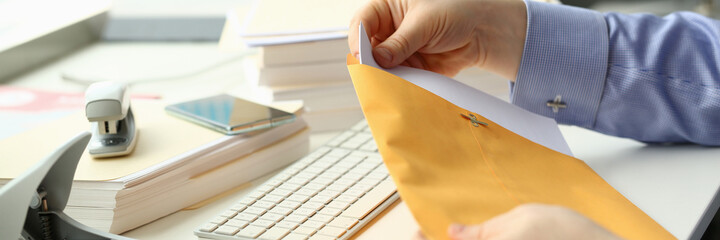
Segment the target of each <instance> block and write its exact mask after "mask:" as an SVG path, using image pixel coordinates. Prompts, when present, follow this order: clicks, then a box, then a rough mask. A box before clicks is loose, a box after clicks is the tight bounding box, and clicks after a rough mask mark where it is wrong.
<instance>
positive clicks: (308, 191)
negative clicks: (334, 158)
mask: <svg viewBox="0 0 720 240" xmlns="http://www.w3.org/2000/svg"><path fill="white" fill-rule="evenodd" d="M317 192H318V190H314V189H307V188H303V189H300V190H297V191H296V192H295V193H296V194H302V195H307V196H310V197H312V196H315V194H316V193H317Z"/></svg>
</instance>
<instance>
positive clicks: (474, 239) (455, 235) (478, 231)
mask: <svg viewBox="0 0 720 240" xmlns="http://www.w3.org/2000/svg"><path fill="white" fill-rule="evenodd" d="M482 232H483V225H470V226H466V225H461V224H452V225H450V227H448V236H449V237H450V239H453V240H478V239H481V238H480V237H482Z"/></svg>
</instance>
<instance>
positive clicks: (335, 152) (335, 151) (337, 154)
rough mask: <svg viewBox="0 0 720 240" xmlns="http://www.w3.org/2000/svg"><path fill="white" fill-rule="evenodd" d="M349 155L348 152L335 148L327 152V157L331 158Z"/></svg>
mask: <svg viewBox="0 0 720 240" xmlns="http://www.w3.org/2000/svg"><path fill="white" fill-rule="evenodd" d="M349 153H350V150H347V149H339V148H335V149H333V150H332V151H330V152H328V153H327V155H328V156H331V157H339V158H342V157H345V155H348V154H349Z"/></svg>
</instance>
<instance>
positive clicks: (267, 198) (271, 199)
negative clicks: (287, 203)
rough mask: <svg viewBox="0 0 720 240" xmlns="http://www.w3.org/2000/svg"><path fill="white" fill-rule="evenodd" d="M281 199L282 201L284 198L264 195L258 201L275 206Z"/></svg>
mask: <svg viewBox="0 0 720 240" xmlns="http://www.w3.org/2000/svg"><path fill="white" fill-rule="evenodd" d="M283 199H284V197H281V196H277V195H265V196H264V197H263V198H262V199H260V201H266V202H270V203H274V204H277V203H280V202H281V201H282V200H283Z"/></svg>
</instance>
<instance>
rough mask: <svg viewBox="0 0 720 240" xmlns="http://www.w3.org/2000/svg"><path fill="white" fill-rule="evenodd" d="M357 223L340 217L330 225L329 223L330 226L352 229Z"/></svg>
mask: <svg viewBox="0 0 720 240" xmlns="http://www.w3.org/2000/svg"><path fill="white" fill-rule="evenodd" d="M357 223H358V220H357V219H354V218H349V217H342V216H340V217H337V218H335V219H333V220H332V221H330V223H328V226H333V227H339V228H344V229H350V228H352V227H353V226H355V224H357Z"/></svg>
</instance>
